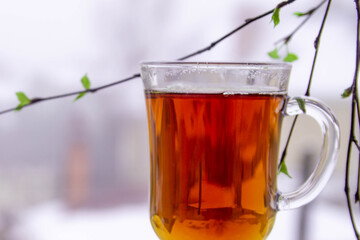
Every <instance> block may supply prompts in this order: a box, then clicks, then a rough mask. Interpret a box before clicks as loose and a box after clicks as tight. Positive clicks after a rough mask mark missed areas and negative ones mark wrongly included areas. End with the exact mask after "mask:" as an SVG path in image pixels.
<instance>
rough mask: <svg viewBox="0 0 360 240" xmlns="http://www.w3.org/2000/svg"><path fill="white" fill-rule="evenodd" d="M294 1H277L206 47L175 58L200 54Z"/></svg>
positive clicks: (180, 59)
mask: <svg viewBox="0 0 360 240" xmlns="http://www.w3.org/2000/svg"><path fill="white" fill-rule="evenodd" d="M295 1H296V0H288V1H284V2H281V3H279V4H278V5H277V6H276V7H275V8H273V9H271V10H269V11H267V12H265V13H263V14H261V15H259V16H257V17H253V18H248V19H246V20H245V23H244V24H242V25H240V26H239V27H237V28H235V29H234V30H233V31H231V32H229V33H228V34H226V35H225V36H223V37H221V38H220V39H218V40H216V41H214V42H212V43H211V44H210V45H209V46H207V47H205V48H202V49H200V50H198V51H196V52H193V53H190V54H188V55H186V56H184V57H181V58H179V59H177V60H179V61H183V60H185V59H188V58H190V57H194V56H196V55H199V54H201V53H203V52H206V51H210V50H211V49H212V48H213V47H215V46H216V45H217V44H219V43H220V42H222V41H224V40H225V39H227V38H228V37H230V36H231V35H233V34H234V33H236V32H238V31H239V30H241V29H243V28H244V27H246V26H247V25H249V24H250V23H252V22H255V21H257V20H259V19H261V18H263V17H265V16H268V15H270V14H272V13H273V12H274V10H275V9H276V8H282V7H285V6H287V5H289V4H291V3H293V2H295Z"/></svg>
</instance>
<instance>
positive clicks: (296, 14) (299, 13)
mask: <svg viewBox="0 0 360 240" xmlns="http://www.w3.org/2000/svg"><path fill="white" fill-rule="evenodd" d="M294 15H295V16H298V17H302V16H305V15H308V14H307V13H302V12H294Z"/></svg>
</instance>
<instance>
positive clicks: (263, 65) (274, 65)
mask: <svg viewBox="0 0 360 240" xmlns="http://www.w3.org/2000/svg"><path fill="white" fill-rule="evenodd" d="M140 65H141V66H144V67H163V68H174V67H191V66H196V67H197V68H224V67H225V68H240V69H248V68H255V69H291V67H292V65H291V64H290V63H285V62H221V61H214V62H212V61H210V62H205V61H199V62H196V61H189V62H187V61H143V62H140Z"/></svg>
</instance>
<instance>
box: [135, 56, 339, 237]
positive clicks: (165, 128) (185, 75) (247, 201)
mask: <svg viewBox="0 0 360 240" xmlns="http://www.w3.org/2000/svg"><path fill="white" fill-rule="evenodd" d="M290 70H291V66H290V65H288V64H283V63H279V64H277V63H272V64H270V63H187V62H145V63H142V65H141V75H142V79H143V82H144V87H145V98H146V105H147V114H148V124H149V137H150V161H151V163H150V164H151V165H150V167H151V174H150V176H151V186H150V217H151V224H152V227H153V229H154V230H155V232H156V234H157V236H158V237H159V238H160V239H162V240H177V239H178V240H186V239H195V240H201V239H206V240H213V239H214V240H215V239H216V240H218V239H227V240H228V239H232V240H233V239H234V240H237V239H238V240H240V239H245V240H253V239H265V238H266V237H267V236H268V234H269V233H270V231H271V229H272V226H273V224H274V220H275V214H276V212H277V211H280V210H287V209H293V208H296V207H300V206H302V205H304V204H306V203H308V202H310V201H311V200H313V199H314V198H315V197H316V196H317V195H318V194H319V193H320V191H321V190H322V188H323V187H324V186H325V184H326V182H327V181H328V179H329V178H330V175H331V173H332V171H333V169H334V167H335V164H336V156H337V153H338V149H339V127H338V125H337V121H336V119H335V117H334V116H333V114H332V113H331V111H330V110H329V108H327V107H326V106H325V105H323V104H322V103H320V102H319V101H317V100H315V99H314V98H311V97H300V98H291V97H288V96H287V85H288V79H289V75H290ZM299 99H301V100H299ZM299 102H300V103H304V106H305V112H304V111H303V110H304V108H303V107H300V106H299V104H300V103H299ZM300 105H302V104H300ZM302 109H303V110H302ZM300 114H307V115H309V116H311V117H313V118H314V119H315V120H316V121H317V122H318V123H319V124H320V127H321V131H322V135H323V145H322V151H321V154H320V157H319V162H318V164H317V166H316V167H315V170H314V172H313V173H312V174H311V176H310V177H309V178H308V179H307V181H306V182H305V183H304V184H303V185H302V186H301V187H300V188H299V189H298V190H296V191H293V192H290V193H281V192H280V191H278V190H277V180H276V178H277V174H278V151H279V141H280V129H281V123H282V119H283V116H294V115H300Z"/></svg>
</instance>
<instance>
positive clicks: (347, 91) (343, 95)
mask: <svg viewBox="0 0 360 240" xmlns="http://www.w3.org/2000/svg"><path fill="white" fill-rule="evenodd" d="M352 91H353V87H352V86H350V87H348V88H347V89H345V90H344V92H343V93H342V94H341V97H342V98H347V97H350V96H351V94H352Z"/></svg>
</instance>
